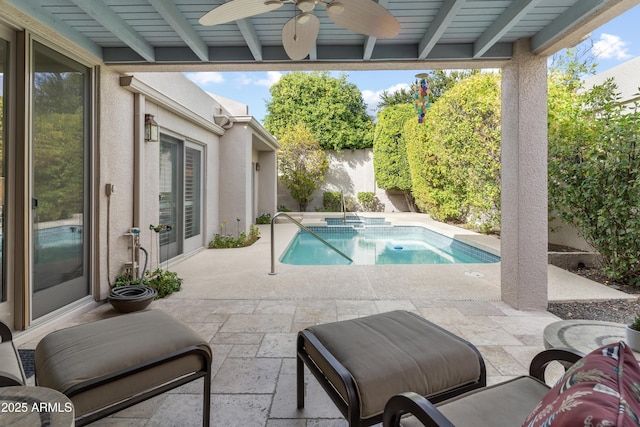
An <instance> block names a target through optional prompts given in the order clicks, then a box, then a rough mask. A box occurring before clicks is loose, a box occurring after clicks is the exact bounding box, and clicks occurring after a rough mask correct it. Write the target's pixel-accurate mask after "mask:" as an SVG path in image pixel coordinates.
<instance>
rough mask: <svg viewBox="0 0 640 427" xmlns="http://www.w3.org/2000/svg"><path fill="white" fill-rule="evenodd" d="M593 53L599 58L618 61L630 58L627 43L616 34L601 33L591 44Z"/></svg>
mask: <svg viewBox="0 0 640 427" xmlns="http://www.w3.org/2000/svg"><path fill="white" fill-rule="evenodd" d="M593 53H594V54H595V55H596V56H597V57H598V58H601V59H617V60H619V61H622V60H625V59H629V58H631V54H629V51H628V49H627V43H626V42H624V41H622V39H621V38H620V37H618V36H614V35H612V34H606V33H603V34H601V35H600V39H599V40H598V41H597V42H595V43H594V44H593Z"/></svg>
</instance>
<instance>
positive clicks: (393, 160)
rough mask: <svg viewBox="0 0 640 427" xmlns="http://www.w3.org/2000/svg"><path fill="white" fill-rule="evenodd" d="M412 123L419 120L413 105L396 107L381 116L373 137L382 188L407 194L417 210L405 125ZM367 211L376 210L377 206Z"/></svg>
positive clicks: (375, 169) (376, 167)
mask: <svg viewBox="0 0 640 427" xmlns="http://www.w3.org/2000/svg"><path fill="white" fill-rule="evenodd" d="M409 120H414V121H415V120H417V119H416V113H415V108H414V107H413V105H412V104H401V105H394V106H391V107H387V108H385V109H384V110H382V111H381V112H380V113H378V122H377V123H376V127H375V132H374V137H373V166H374V171H375V178H376V183H377V184H378V187H380V188H382V189H385V190H396V191H401V192H403V194H404V195H405V199H406V200H407V202H408V204H409V207H410V208H411V210H415V209H414V208H413V204H414V203H413V197H412V196H411V189H412V182H411V172H410V170H409V160H408V158H407V144H406V138H405V136H404V125H405V123H406V122H407V121H409ZM365 210H374V207H373V205H372V206H370V207H369V208H368V209H365Z"/></svg>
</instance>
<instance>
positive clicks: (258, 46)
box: [236, 18, 262, 61]
mask: <svg viewBox="0 0 640 427" xmlns="http://www.w3.org/2000/svg"><path fill="white" fill-rule="evenodd" d="M236 24H237V25H238V28H239V29H240V33H242V37H244V41H246V42H247V46H248V47H249V50H250V51H251V54H252V55H253V57H254V58H255V60H256V61H262V43H261V42H260V39H259V38H258V34H257V33H256V30H255V28H253V24H252V23H251V21H249V18H245V19H239V20H237V21H236Z"/></svg>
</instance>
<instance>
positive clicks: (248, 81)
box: [233, 71, 282, 87]
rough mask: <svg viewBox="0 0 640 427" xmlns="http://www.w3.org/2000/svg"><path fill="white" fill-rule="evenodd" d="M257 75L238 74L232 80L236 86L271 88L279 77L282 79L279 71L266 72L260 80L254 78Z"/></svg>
mask: <svg viewBox="0 0 640 427" xmlns="http://www.w3.org/2000/svg"><path fill="white" fill-rule="evenodd" d="M256 75H257V73H252V74H246V73H243V74H239V75H237V76H236V77H235V78H234V80H233V81H234V83H235V84H236V85H238V86H251V85H255V86H264V87H271V86H273V85H274V84H276V83H278V81H279V80H280V77H282V73H281V72H279V71H267V75H266V76H265V77H264V78H262V79H260V78H257V77H256Z"/></svg>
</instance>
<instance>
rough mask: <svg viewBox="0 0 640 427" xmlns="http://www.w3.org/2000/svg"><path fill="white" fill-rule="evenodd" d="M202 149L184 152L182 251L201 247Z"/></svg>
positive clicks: (193, 148)
mask: <svg viewBox="0 0 640 427" xmlns="http://www.w3.org/2000/svg"><path fill="white" fill-rule="evenodd" d="M201 230H202V149H201V148H200V147H198V146H195V145H193V146H192V145H187V146H186V147H185V150H184V250H185V252H189V251H192V250H194V249H198V248H200V247H202V244H203V242H202V231H201Z"/></svg>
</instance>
